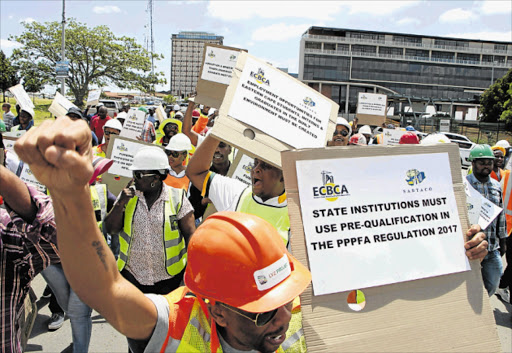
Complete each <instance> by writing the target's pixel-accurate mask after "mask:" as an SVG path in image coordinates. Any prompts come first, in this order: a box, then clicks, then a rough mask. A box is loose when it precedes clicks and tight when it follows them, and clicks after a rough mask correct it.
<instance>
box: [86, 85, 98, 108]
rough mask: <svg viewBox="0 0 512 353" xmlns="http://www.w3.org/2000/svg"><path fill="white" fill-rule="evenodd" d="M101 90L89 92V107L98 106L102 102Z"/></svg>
mask: <svg viewBox="0 0 512 353" xmlns="http://www.w3.org/2000/svg"><path fill="white" fill-rule="evenodd" d="M100 96H101V89H96V90H92V91H89V96H87V104H86V105H88V106H94V105H98V103H99V102H100Z"/></svg>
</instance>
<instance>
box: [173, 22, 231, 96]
mask: <svg viewBox="0 0 512 353" xmlns="http://www.w3.org/2000/svg"><path fill="white" fill-rule="evenodd" d="M223 41H224V37H222V36H217V35H215V34H213V33H206V32H180V33H178V34H173V35H172V37H171V43H172V44H171V46H172V55H171V94H173V95H176V96H182V97H185V96H188V95H190V94H191V93H193V92H195V90H196V84H197V77H198V76H199V70H200V69H201V64H202V60H203V49H204V43H211V44H220V45H222V43H223Z"/></svg>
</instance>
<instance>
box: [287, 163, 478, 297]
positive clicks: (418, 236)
mask: <svg viewBox="0 0 512 353" xmlns="http://www.w3.org/2000/svg"><path fill="white" fill-rule="evenodd" d="M296 169H297V181H298V189H299V196H300V203H301V212H302V220H303V225H304V232H305V238H306V247H307V252H308V258H309V264H310V267H311V273H312V276H313V291H314V294H315V295H322V294H329V293H336V292H343V291H347V290H353V289H361V288H366V287H374V286H380V285H386V284H391V283H397V282H404V281H410V280H415V279H420V278H427V277H433V276H440V275H445V274H450V273H456V272H461V271H467V270H470V267H469V262H468V259H467V257H466V255H465V253H464V236H463V234H462V228H461V225H460V220H459V215H458V211H457V204H456V201H455V194H454V191H453V186H452V182H451V181H452V177H451V171H450V164H449V158H448V154H447V153H432V154H415V155H394V156H376V157H365V158H345V159H339V160H336V159H327V160H304V161H297V165H296ZM347 170H350V173H347ZM375 170H380V171H381V172H380V173H375V172H374V171H375ZM383 185H385V187H383Z"/></svg>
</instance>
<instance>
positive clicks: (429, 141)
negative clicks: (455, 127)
mask: <svg viewBox="0 0 512 353" xmlns="http://www.w3.org/2000/svg"><path fill="white" fill-rule="evenodd" d="M450 142H451V141H450V139H449V138H448V137H446V135H445V134H430V135H428V136H427V137H425V138H424V139H423V140H421V142H420V144H421V145H436V144H438V143H450Z"/></svg>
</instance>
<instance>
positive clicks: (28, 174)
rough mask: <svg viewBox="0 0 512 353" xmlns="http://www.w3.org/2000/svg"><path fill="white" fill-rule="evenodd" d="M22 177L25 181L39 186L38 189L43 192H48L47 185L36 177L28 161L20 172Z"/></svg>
mask: <svg viewBox="0 0 512 353" xmlns="http://www.w3.org/2000/svg"><path fill="white" fill-rule="evenodd" d="M20 179H21V180H23V181H24V182H25V183H27V184H30V185H34V186H35V187H37V189H38V190H39V191H41V192H46V186H44V185H43V184H41V183H40V182H39V181H38V180H37V179H36V177H35V176H34V173H32V171H31V170H30V167H29V166H28V164H27V163H24V164H23V168H22V169H21V173H20Z"/></svg>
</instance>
